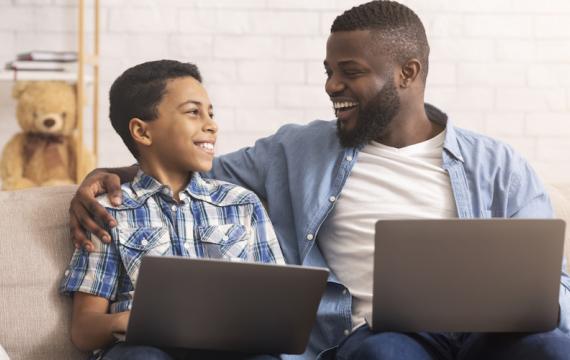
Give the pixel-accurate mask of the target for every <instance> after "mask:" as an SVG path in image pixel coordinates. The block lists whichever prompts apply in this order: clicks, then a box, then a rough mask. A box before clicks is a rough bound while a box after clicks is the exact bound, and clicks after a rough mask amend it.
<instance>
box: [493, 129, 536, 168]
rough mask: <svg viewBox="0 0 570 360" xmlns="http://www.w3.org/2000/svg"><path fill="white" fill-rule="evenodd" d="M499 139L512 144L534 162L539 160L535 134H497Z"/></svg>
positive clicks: (528, 159)
mask: <svg viewBox="0 0 570 360" xmlns="http://www.w3.org/2000/svg"><path fill="white" fill-rule="evenodd" d="M496 138H497V139H499V140H501V141H503V142H505V143H506V144H508V145H510V146H511V147H512V148H513V149H515V151H517V152H518V153H519V154H521V155H522V156H523V158H525V159H526V160H527V161H529V162H530V163H531V165H532V164H534V163H536V162H538V161H537V160H538V159H537V156H536V152H537V148H538V146H537V138H536V137H534V136H497V137H496Z"/></svg>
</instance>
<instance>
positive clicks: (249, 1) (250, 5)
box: [180, 0, 267, 9]
mask: <svg viewBox="0 0 570 360" xmlns="http://www.w3.org/2000/svg"><path fill="white" fill-rule="evenodd" d="M180 1H182V2H184V1H186V2H188V1H187V0H180ZM266 2H267V1H266V0H216V1H212V0H194V1H193V4H194V5H195V6H197V7H200V8H216V9H263V8H265V7H266Z"/></svg>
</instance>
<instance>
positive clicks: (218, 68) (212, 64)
mask: <svg viewBox="0 0 570 360" xmlns="http://www.w3.org/2000/svg"><path fill="white" fill-rule="evenodd" d="M188 61H190V62H193V61H194V60H192V58H189V59H188ZM196 64H197V65H198V67H199V68H200V72H201V73H202V77H203V78H204V83H205V84H206V86H208V85H209V84H231V83H235V82H237V65H236V62H235V61H231V60H213V61H203V62H197V63H196Z"/></svg>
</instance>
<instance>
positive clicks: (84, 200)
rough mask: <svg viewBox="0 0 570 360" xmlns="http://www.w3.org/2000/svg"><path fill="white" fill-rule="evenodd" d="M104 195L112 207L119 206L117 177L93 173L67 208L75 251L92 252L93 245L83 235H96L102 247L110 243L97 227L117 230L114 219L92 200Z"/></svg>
mask: <svg viewBox="0 0 570 360" xmlns="http://www.w3.org/2000/svg"><path fill="white" fill-rule="evenodd" d="M104 193H107V196H108V197H109V200H110V201H111V203H112V204H114V205H120V204H121V201H122V199H121V180H120V177H119V176H118V175H116V174H113V173H110V172H107V171H105V170H95V171H93V172H92V173H91V174H90V175H88V176H87V178H85V180H83V182H82V183H81V185H80V186H79V189H78V190H77V193H75V196H74V197H73V199H72V200H71V205H70V206H69V215H70V216H69V223H70V231H71V237H72V239H73V243H74V245H75V247H76V248H80V247H81V246H84V247H85V249H86V250H87V251H93V249H94V246H93V243H92V242H91V241H90V240H89V239H88V238H87V234H86V231H89V232H91V233H92V234H94V235H96V236H97V237H98V238H99V239H101V240H102V241H103V242H105V243H109V242H110V241H111V236H110V235H109V233H108V232H107V231H105V229H103V227H102V226H101V225H100V224H99V223H97V221H99V222H100V223H102V224H106V225H108V226H109V227H115V226H117V222H116V221H115V219H114V218H113V217H112V216H111V215H110V214H109V213H108V212H107V210H105V208H104V207H103V206H101V204H99V203H98V202H97V200H96V199H95V197H96V196H98V195H101V194H104Z"/></svg>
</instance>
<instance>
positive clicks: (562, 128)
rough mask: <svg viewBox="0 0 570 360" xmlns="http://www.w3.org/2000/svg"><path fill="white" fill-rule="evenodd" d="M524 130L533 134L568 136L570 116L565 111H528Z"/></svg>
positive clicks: (569, 132) (569, 133)
mask: <svg viewBox="0 0 570 360" xmlns="http://www.w3.org/2000/svg"><path fill="white" fill-rule="evenodd" d="M526 132H527V134H529V135H531V134H532V135H535V136H569V135H570V117H569V116H568V113H567V112H557V113H555V112H538V113H529V114H528V115H527V116H526Z"/></svg>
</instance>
